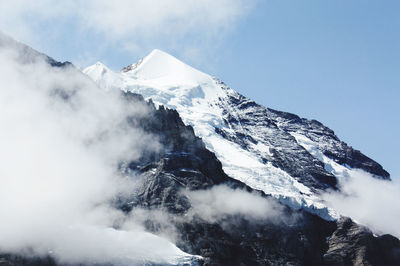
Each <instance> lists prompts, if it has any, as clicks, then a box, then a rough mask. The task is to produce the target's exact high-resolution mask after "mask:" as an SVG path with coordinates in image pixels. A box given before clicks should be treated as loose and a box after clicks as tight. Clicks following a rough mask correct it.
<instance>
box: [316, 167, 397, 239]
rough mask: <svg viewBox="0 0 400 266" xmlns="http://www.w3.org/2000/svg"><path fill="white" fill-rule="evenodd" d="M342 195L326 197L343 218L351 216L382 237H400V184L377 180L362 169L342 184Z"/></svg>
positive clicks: (395, 180) (339, 193)
mask: <svg viewBox="0 0 400 266" xmlns="http://www.w3.org/2000/svg"><path fill="white" fill-rule="evenodd" d="M339 184H340V188H341V191H342V192H331V193H326V194H325V195H324V196H323V198H324V199H325V200H326V202H327V203H328V204H330V206H331V207H333V208H334V209H336V210H337V211H339V213H341V214H342V215H345V216H349V217H351V218H352V219H354V220H355V221H357V222H359V223H361V224H364V225H366V226H368V227H369V228H371V229H372V230H373V231H374V232H375V233H378V234H387V233H389V234H392V235H394V236H396V237H400V226H399V225H398V222H397V221H399V220H400V205H399V202H400V182H399V180H398V179H394V180H393V181H385V180H379V179H376V178H373V177H372V176H371V175H370V174H368V173H366V172H364V171H362V170H352V172H351V175H349V176H348V177H347V178H343V179H341V180H340V182H339Z"/></svg>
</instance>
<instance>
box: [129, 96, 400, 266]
mask: <svg viewBox="0 0 400 266" xmlns="http://www.w3.org/2000/svg"><path fill="white" fill-rule="evenodd" d="M127 96H128V97H130V99H131V100H132V101H143V100H142V98H141V97H140V96H137V95H134V94H127ZM132 96H133V97H134V98H132ZM149 108H150V110H151V112H152V113H151V114H150V116H149V117H150V118H149V117H147V118H146V119H145V120H140V119H139V120H135V119H134V118H132V119H133V120H132V123H134V124H135V125H138V124H140V125H141V126H142V127H143V128H145V129H146V130H147V131H148V132H149V133H150V134H154V135H156V136H158V137H159V139H160V141H161V143H163V144H165V145H166V147H167V148H166V149H164V150H162V151H161V152H160V153H158V154H150V155H147V156H144V157H143V158H142V159H141V160H139V161H137V162H131V163H130V164H129V169H130V170H131V171H136V172H137V173H138V174H139V176H140V178H141V180H142V183H141V187H140V189H139V191H138V193H137V194H136V196H135V197H133V199H130V200H129V202H130V203H129V204H128V205H124V206H123V208H124V209H125V210H126V211H130V210H131V209H132V208H133V207H137V206H140V207H145V208H148V209H163V210H167V212H168V213H170V214H171V216H169V218H168V219H169V220H168V223H170V224H172V225H173V226H174V227H175V228H176V229H177V231H178V232H179V237H178V243H177V244H178V246H179V247H180V248H182V249H183V250H184V251H186V252H188V253H191V254H197V255H201V256H203V258H204V261H203V263H204V264H205V265H241V264H242V265H335V264H336V263H338V262H340V260H343V261H344V262H345V264H343V265H353V264H355V265H356V263H357V261H358V260H354V261H353V260H351V261H350V264H348V263H347V264H346V262H347V261H348V260H349V259H348V257H354V258H359V260H363V261H366V262H368V263H370V264H371V265H381V264H380V263H381V262H382V261H381V260H373V259H370V258H372V257H382V258H384V261H385V263H387V264H386V265H396V263H399V262H400V261H399V258H398V257H396V256H395V255H391V254H392V253H390V252H386V251H384V250H382V249H375V248H371V247H369V245H372V247H375V246H382V247H383V246H385V247H387V248H388V250H391V249H393V250H394V251H396V250H397V249H396V245H397V244H396V243H397V242H398V240H397V239H396V238H393V237H391V236H390V237H388V236H387V237H378V238H377V237H374V236H373V235H372V233H371V232H370V231H368V230H367V229H365V228H363V227H360V226H358V225H356V224H354V223H353V222H352V221H351V220H350V219H346V221H347V223H351V227H352V228H353V230H350V231H349V230H345V229H343V228H347V227H346V226H344V225H345V224H346V223H344V222H343V221H342V220H340V221H339V222H338V223H336V222H327V221H325V220H322V219H321V218H319V217H317V216H314V215H310V214H308V213H305V212H303V211H298V212H294V211H292V210H291V209H289V208H286V207H283V211H282V214H281V217H280V218H279V219H278V220H271V219H262V220H257V221H254V220H252V219H251V218H248V217H245V216H243V215H227V216H225V217H223V218H221V220H219V221H217V222H214V223H210V222H207V221H205V220H203V219H202V218H201V217H199V216H194V217H191V218H186V217H185V215H186V214H187V213H188V212H189V211H190V208H191V203H190V200H189V199H188V197H187V195H186V194H185V193H182V190H183V189H189V190H198V189H207V188H211V187H212V186H214V185H218V184H226V185H227V186H230V187H232V188H240V189H243V190H246V191H249V192H251V191H252V189H251V188H249V187H247V186H246V185H245V184H243V183H241V182H239V181H236V180H234V179H231V178H230V177H228V176H227V175H226V174H225V173H224V172H223V170H222V167H221V164H220V163H219V161H218V160H217V159H216V157H215V155H214V154H213V153H211V152H210V151H208V150H207V149H206V148H205V146H204V144H203V143H202V141H201V139H199V138H197V137H196V136H195V135H194V133H193V129H192V128H191V127H190V126H185V125H184V124H183V123H182V121H181V119H180V118H179V115H178V114H177V112H176V111H175V110H170V109H165V108H163V107H162V106H161V107H160V108H159V109H158V110H156V109H155V108H154V107H152V104H151V103H149ZM253 193H254V192H253ZM259 194H260V195H262V196H263V197H265V198H267V199H268V200H271V201H274V202H276V201H275V200H274V199H272V198H269V197H268V196H266V195H264V194H263V193H259ZM276 203H277V202H276ZM277 204H279V203H277ZM147 225H148V229H149V230H151V231H154V232H157V231H159V230H161V228H162V227H163V225H162V224H158V223H157V222H155V221H151V220H149V221H148V223H147ZM354 232H359V233H354ZM365 238H367V239H369V242H366V241H365V240H364V239H365ZM389 238H390V239H389ZM327 239H329V240H328V241H327ZM335 241H336V242H335ZM396 241H397V242H396ZM353 242H355V243H356V244H354V245H353V244H351V243H353ZM364 249H365V250H367V251H368V252H360V250H364ZM337 252H338V253H337Z"/></svg>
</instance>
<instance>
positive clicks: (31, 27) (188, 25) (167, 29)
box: [0, 0, 258, 57]
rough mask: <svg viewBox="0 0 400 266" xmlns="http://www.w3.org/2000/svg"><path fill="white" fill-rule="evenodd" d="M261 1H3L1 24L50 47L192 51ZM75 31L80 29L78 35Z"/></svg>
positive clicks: (0, 4) (16, 34)
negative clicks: (52, 43)
mask: <svg viewBox="0 0 400 266" xmlns="http://www.w3.org/2000/svg"><path fill="white" fill-rule="evenodd" d="M257 1H258V0H163V1H158V0H115V1H107V0H71V1H61V2H60V1H55V0H37V1H28V0H15V1H11V2H10V1H0V28H2V29H3V30H6V31H7V33H8V34H11V35H13V37H15V38H18V39H20V40H22V41H24V42H28V43H30V44H35V46H36V44H38V45H37V46H38V47H46V46H47V45H48V44H47V45H45V44H43V41H47V42H49V40H52V37H53V36H57V37H56V38H63V39H69V38H76V40H74V41H75V42H82V40H80V39H85V40H86V41H87V42H90V43H91V47H92V48H91V49H92V50H95V49H98V48H99V47H101V46H104V44H105V43H108V44H110V45H112V44H117V46H118V47H119V49H125V50H128V51H130V52H132V51H136V52H137V51H140V52H143V51H142V49H141V47H142V46H145V45H147V46H149V45H148V44H149V43H151V44H153V46H154V44H155V43H157V44H167V46H168V47H172V48H173V49H174V48H177V47H178V48H179V49H178V50H180V49H182V48H185V49H186V46H187V45H188V44H189V46H191V47H189V48H188V50H190V51H191V52H190V53H193V50H195V48H194V47H197V49H198V48H199V47H202V46H205V45H206V46H207V44H210V45H211V44H213V46H215V45H216V43H217V42H218V40H219V39H220V38H221V36H223V35H224V33H226V32H230V31H231V30H232V29H234V28H235V25H236V23H237V22H238V21H239V20H240V19H241V18H242V17H244V16H245V15H247V14H248V13H249V11H250V10H251V9H252V8H253V7H254V5H255V3H256V2H257ZM76 32H80V33H81V34H79V35H76ZM88 33H89V34H88ZM78 36H79V38H78ZM44 37H45V40H43V38H44ZM190 40H191V41H190ZM182 43H186V45H182ZM39 44H41V45H39ZM195 44H197V45H195ZM151 48H157V47H151ZM102 49H104V47H103V48H102ZM175 50H176V49H175ZM80 53H82V54H84V51H80ZM85 56H86V57H87V56H88V55H85ZM89 57H90V56H89Z"/></svg>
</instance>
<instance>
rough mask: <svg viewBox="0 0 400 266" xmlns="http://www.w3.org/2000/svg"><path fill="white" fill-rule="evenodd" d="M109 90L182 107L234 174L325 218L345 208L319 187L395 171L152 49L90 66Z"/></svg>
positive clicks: (316, 125)
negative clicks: (333, 205)
mask: <svg viewBox="0 0 400 266" xmlns="http://www.w3.org/2000/svg"><path fill="white" fill-rule="evenodd" d="M83 72H84V73H86V74H87V75H88V76H90V77H91V78H92V79H93V80H94V81H95V82H96V83H97V84H98V85H99V86H100V87H102V88H104V89H106V90H113V89H122V90H123V91H129V92H134V93H138V94H141V95H143V96H144V97H145V99H148V100H149V99H151V100H152V101H153V102H154V103H155V104H156V105H163V106H166V107H168V108H172V109H175V110H177V111H178V113H179V115H180V116H181V117H182V119H183V121H184V123H185V124H187V125H191V126H192V127H193V128H194V131H195V133H196V135H197V136H199V137H201V138H202V139H203V141H204V142H205V144H206V147H207V148H208V149H209V150H211V151H213V152H214V153H215V154H216V156H217V158H218V159H219V160H220V161H221V163H222V165H223V170H224V171H225V172H226V173H227V174H228V175H229V176H230V177H233V178H235V179H237V180H239V181H242V182H244V183H245V184H247V185H248V186H250V187H251V188H253V189H257V190H261V191H263V192H264V193H266V194H267V195H272V196H274V197H275V198H277V199H278V200H279V201H280V202H282V203H284V204H286V205H288V206H290V207H291V208H293V209H304V210H307V211H308V212H310V213H314V214H317V215H319V216H320V217H322V218H324V219H326V220H335V219H337V218H338V217H339V214H338V213H337V212H335V210H332V209H330V208H328V207H326V205H325V203H324V202H323V201H322V200H321V199H320V197H319V193H320V192H321V191H324V190H327V189H338V187H337V181H338V180H340V179H341V178H346V177H349V176H351V175H353V174H355V173H357V172H360V171H362V172H363V173H365V174H367V175H371V176H374V177H376V178H380V179H389V174H388V173H387V172H386V171H385V170H384V169H383V168H382V166H381V165H379V164H378V163H376V162H375V161H373V160H372V159H370V158H368V157H367V156H365V155H363V154H362V153H361V152H359V151H357V150H354V149H352V148H351V147H350V146H348V145H347V144H346V143H344V142H342V141H340V140H339V139H338V138H337V136H335V134H334V132H333V131H332V130H331V129H329V128H327V127H325V126H324V125H322V124H321V123H320V122H318V121H315V120H307V119H303V118H300V117H298V116H297V115H294V114H290V113H285V112H280V111H276V110H272V109H269V108H265V107H263V106H260V105H258V104H257V103H255V102H254V101H252V100H250V99H248V98H246V97H244V96H242V95H240V94H239V93H237V92H236V91H234V90H233V89H231V88H229V87H228V86H227V85H226V84H224V83H223V82H222V81H220V80H218V79H217V78H214V77H212V76H210V75H207V74H205V73H202V72H200V71H198V70H196V69H194V68H192V67H190V66H188V65H186V64H185V63H183V62H181V61H180V60H178V59H176V58H175V57H173V56H171V55H169V54H167V53H165V52H163V51H160V50H153V51H152V52H151V53H150V54H149V55H147V56H146V57H144V58H143V59H141V60H140V61H139V62H137V63H135V64H132V65H129V66H127V67H125V68H123V69H122V70H121V72H119V73H115V72H113V71H111V70H110V69H109V68H107V67H106V66H105V65H103V64H102V63H96V64H95V65H93V66H90V67H88V68H86V69H84V71H83Z"/></svg>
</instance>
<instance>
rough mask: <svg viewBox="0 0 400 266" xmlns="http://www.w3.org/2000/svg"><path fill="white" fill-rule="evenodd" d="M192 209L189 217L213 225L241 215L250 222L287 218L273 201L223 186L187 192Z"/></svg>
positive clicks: (281, 208)
mask: <svg viewBox="0 0 400 266" xmlns="http://www.w3.org/2000/svg"><path fill="white" fill-rule="evenodd" d="M185 194H186V195H187V196H188V198H189V199H190V202H191V204H192V209H191V213H190V215H198V216H199V217H201V218H202V219H204V220H206V221H208V222H211V223H214V222H217V221H219V220H221V219H223V218H225V217H226V216H229V215H241V216H243V217H244V218H245V219H248V220H251V221H257V220H260V221H261V220H264V221H265V220H270V221H277V220H283V218H284V217H285V219H286V218H287V217H286V216H285V215H284V214H283V207H282V205H279V204H278V203H276V202H275V201H273V200H269V199H266V198H263V197H261V196H260V195H258V194H257V193H249V192H247V191H244V190H241V189H232V188H229V187H228V186H225V185H220V186H214V187H212V188H211V189H207V190H197V191H187V192H185Z"/></svg>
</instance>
